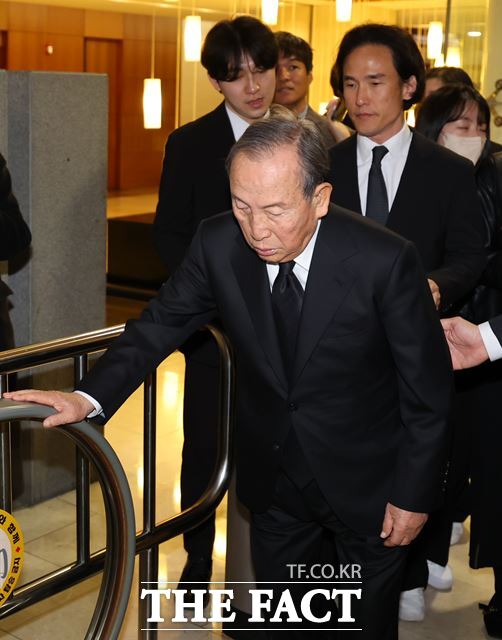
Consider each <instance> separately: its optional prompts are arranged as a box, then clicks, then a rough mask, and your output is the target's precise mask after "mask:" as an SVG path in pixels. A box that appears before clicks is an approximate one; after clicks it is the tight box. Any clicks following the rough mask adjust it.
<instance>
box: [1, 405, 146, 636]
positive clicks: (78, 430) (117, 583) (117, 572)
mask: <svg viewBox="0 0 502 640" xmlns="http://www.w3.org/2000/svg"><path fill="white" fill-rule="evenodd" d="M52 413H54V411H53V409H51V408H50V407H44V406H41V405H38V404H31V403H21V402H10V401H8V400H0V422H3V421H7V420H23V419H30V420H33V419H34V420H42V419H43V418H46V417H47V416H48V415H50V414H52ZM55 428H56V429H58V430H59V431H62V432H63V433H64V434H65V435H66V436H68V437H69V438H71V439H72V440H73V441H74V443H75V444H76V445H77V447H78V448H79V449H80V450H81V451H82V452H84V453H85V454H86V456H87V457H88V458H89V460H91V462H92V463H93V464H94V466H95V469H96V472H97V475H98V479H99V482H100V485H101V490H102V492H103V500H104V504H105V512H106V540H107V545H106V546H107V549H108V552H107V554H106V558H105V567H104V574H103V579H102V581H101V589H100V592H99V596H98V600H97V603H96V607H95V610H94V615H93V617H92V620H91V623H90V625H89V628H88V630H87V633H86V635H85V639H86V640H95V639H97V638H103V639H106V640H115V639H116V638H118V635H119V632H120V628H121V626H122V622H123V619H124V616H125V612H126V608H127V603H128V600H129V593H130V591H131V584H132V576H133V570H134V555H135V554H134V550H135V537H136V529H135V518H134V507H133V504H132V497H131V492H130V490H129V485H128V482H127V478H126V475H125V473H124V470H123V468H122V465H121V464H120V461H119V459H118V458H117V455H116V453H115V451H114V450H113V449H112V447H111V446H110V445H109V444H108V442H107V441H106V440H105V438H104V437H103V436H102V435H101V434H100V433H99V431H97V430H96V429H95V428H94V427H93V426H92V425H91V424H89V423H87V422H79V423H76V424H72V425H65V426H62V427H55ZM20 601H22V598H21V600H19V599H18V604H20ZM2 608H3V609H4V610H8V609H9V602H7V603H6V604H5V605H4V607H2ZM14 608H15V607H14Z"/></svg>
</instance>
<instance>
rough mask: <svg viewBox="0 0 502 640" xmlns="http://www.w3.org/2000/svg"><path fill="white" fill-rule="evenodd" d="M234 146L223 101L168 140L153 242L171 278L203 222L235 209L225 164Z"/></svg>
mask: <svg viewBox="0 0 502 640" xmlns="http://www.w3.org/2000/svg"><path fill="white" fill-rule="evenodd" d="M234 142H235V138H234V134H233V131H232V126H231V124H230V120H229V119H228V115H227V111H226V109H225V103H224V102H222V103H221V104H220V105H219V106H218V107H217V108H216V109H214V111H211V112H210V113H208V114H206V115H205V116H202V118H198V119H197V120H194V122H189V123H188V124H186V125H184V126H182V127H180V128H179V129H176V130H175V131H173V132H172V133H171V135H170V136H169V138H168V140H167V143H166V149H165V154H164V165H163V168H162V176H161V180H160V188H159V201H158V204H157V213H156V216H155V223H154V240H155V246H156V249H157V252H158V254H159V255H160V257H161V258H162V261H163V262H164V264H165V265H166V267H167V270H168V272H169V273H172V272H173V271H174V270H175V269H176V267H177V266H178V265H179V264H180V262H181V261H182V260H183V257H184V256H185V253H186V251H187V249H188V247H189V246H190V242H191V241H192V238H193V236H194V234H195V231H196V229H197V227H198V225H199V222H200V221H201V220H203V219H204V218H209V217H211V216H214V215H215V214H217V213H221V212H222V211H228V210H229V209H230V208H231V199H230V186H229V181H228V176H227V172H226V169H225V160H226V157H227V155H228V153H229V151H230V149H231V148H232V146H233V144H234Z"/></svg>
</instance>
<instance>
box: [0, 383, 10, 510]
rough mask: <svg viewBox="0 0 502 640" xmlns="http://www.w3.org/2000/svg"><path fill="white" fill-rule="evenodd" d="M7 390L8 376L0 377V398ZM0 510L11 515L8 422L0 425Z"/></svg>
mask: <svg viewBox="0 0 502 640" xmlns="http://www.w3.org/2000/svg"><path fill="white" fill-rule="evenodd" d="M8 390H9V376H8V374H5V373H2V374H1V375H0V396H2V395H3V394H4V393H5V391H8ZM0 509H3V510H4V511H8V512H9V513H12V448H11V436H10V422H2V423H1V424H0Z"/></svg>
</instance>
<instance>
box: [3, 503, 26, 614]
mask: <svg viewBox="0 0 502 640" xmlns="http://www.w3.org/2000/svg"><path fill="white" fill-rule="evenodd" d="M23 558H24V542H23V534H22V531H21V527H20V526H19V524H18V523H17V521H16V519H15V518H14V516H13V515H12V514H10V513H7V511H2V509H0V607H1V606H2V605H3V604H4V603H5V602H6V601H7V598H8V597H9V596H10V595H11V593H12V591H13V589H14V587H15V586H16V582H17V581H18V580H19V576H20V575H21V569H22V567H23Z"/></svg>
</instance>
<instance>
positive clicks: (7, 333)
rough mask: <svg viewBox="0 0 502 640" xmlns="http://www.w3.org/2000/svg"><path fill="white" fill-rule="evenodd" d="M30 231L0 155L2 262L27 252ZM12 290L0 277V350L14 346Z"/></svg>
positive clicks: (0, 250)
mask: <svg viewBox="0 0 502 640" xmlns="http://www.w3.org/2000/svg"><path fill="white" fill-rule="evenodd" d="M30 242H31V232H30V230H29V228H28V225H27V224H26V222H25V221H24V219H23V216H22V214H21V211H20V209H19V204H18V202H17V199H16V197H15V196H14V194H13V193H12V182H11V178H10V173H9V170H8V168H7V163H6V162H5V158H4V157H3V156H2V155H1V154H0V260H10V259H11V258H14V257H15V256H16V255H18V254H19V253H20V252H21V251H23V249H26V248H27V247H28V246H29V245H30ZM11 293H12V291H11V290H10V288H9V287H8V286H7V285H6V284H5V282H3V281H2V279H1V278H0V350H4V349H12V347H14V335H13V330H12V324H11V321H10V318H9V307H8V305H9V303H8V300H7V298H8V296H9V295H10V294H11Z"/></svg>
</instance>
